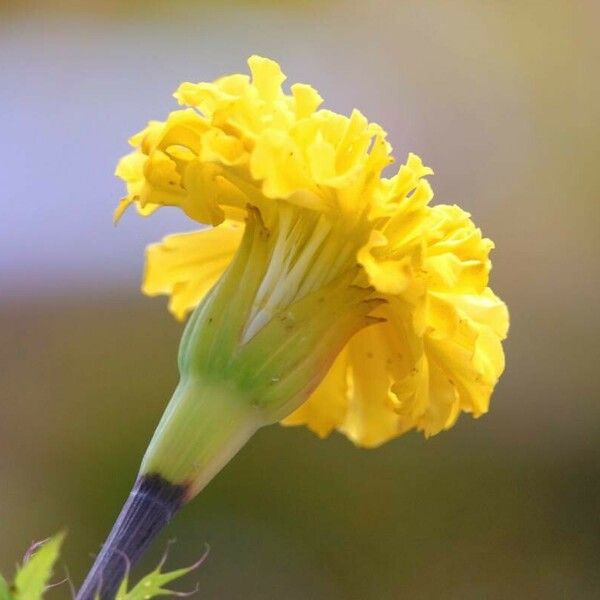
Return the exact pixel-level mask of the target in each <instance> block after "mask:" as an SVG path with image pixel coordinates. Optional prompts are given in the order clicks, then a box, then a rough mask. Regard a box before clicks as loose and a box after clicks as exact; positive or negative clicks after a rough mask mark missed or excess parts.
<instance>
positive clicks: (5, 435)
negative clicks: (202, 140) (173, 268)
mask: <svg viewBox="0 0 600 600" xmlns="http://www.w3.org/2000/svg"><path fill="white" fill-rule="evenodd" d="M598 22H600V4H599V3H597V2H594V1H592V0H590V1H588V2H586V1H582V2H571V1H569V0H563V1H558V0H557V1H546V2H541V1H533V0H532V1H516V0H515V1H512V0H511V1H490V2H478V1H466V0H465V1H458V2H441V1H425V2H420V1H416V0H415V1H407V2H401V1H391V0H389V1H385V0H376V1H373V2H357V1H356V2H355V1H348V2H342V1H327V0H323V1H321V2H316V1H309V2H300V1H295V2H294V1H288V2H285V1H281V2H274V1H267V0H262V1H260V2H241V1H237V2H200V1H196V2H193V1H181V2H167V1H154V2H141V1H136V2H127V3H123V2H117V1H116V0H113V1H106V2H102V1H96V2H95V1H90V2H85V3H84V2H75V1H71V2H58V1H54V0H49V1H46V2H33V1H31V2H24V1H23V2H20V1H11V2H3V3H0V73H1V75H2V80H1V84H0V108H1V109H2V119H3V129H4V131H3V143H2V144H1V145H0V203H1V204H0V208H1V213H0V215H1V216H0V234H1V235H0V486H1V493H0V571H1V572H3V573H5V574H9V573H10V572H11V570H12V568H13V565H14V563H15V561H16V560H18V559H19V558H20V556H21V555H22V553H23V551H24V550H25V549H26V547H27V546H28V545H29V543H30V542H31V541H32V540H35V539H40V538H44V537H46V536H48V535H49V534H51V533H53V532H54V531H56V530H58V529H60V528H63V527H66V528H67V529H68V532H69V536H68V539H67V542H66V545H65V553H64V562H65V564H67V565H68V566H69V572H70V574H71V577H72V579H73V580H74V582H75V584H76V585H77V584H79V583H80V582H81V581H82V578H83V576H84V574H85V571H86V569H87V567H89V565H90V564H91V554H92V553H94V552H96V551H97V549H98V547H99V544H100V543H101V542H102V540H103V539H104V536H105V534H106V532H107V531H108V529H109V527H110V526H111V524H112V520H113V519H114V517H115V516H116V514H117V512H118V510H119V508H120V506H121V503H122V501H123V500H124V498H125V497H126V495H127V493H128V491H129V488H130V486H131V483H132V481H133V479H134V478H135V474H136V471H137V467H138V465H139V461H140V459H141V456H142V453H143V451H144V448H145V446H146V443H147V441H148V439H149V437H150V435H151V433H152V431H153V429H154V426H155V424H156V423H157V421H158V418H159V416H160V414H161V413H162V410H163V408H164V405H165V403H166V401H167V400H168V398H169V397H170V394H171V392H172V389H173V387H174V385H175V383H176V381H177V370H176V360H175V359H176V350H177V344H178V339H179V336H180V333H181V325H180V324H178V323H176V322H175V321H174V320H173V319H172V318H171V317H170V316H169V314H168V313H167V311H166V306H165V304H166V301H165V300H164V299H153V300H150V299H148V298H145V297H142V295H141V294H140V293H139V292H138V289H139V282H140V280H141V271H142V262H143V249H144V246H145V245H146V244H147V243H149V242H151V241H154V240H156V239H158V238H159V237H161V236H162V235H163V234H165V233H167V232H171V231H181V230H184V229H186V228H189V227H190V224H189V223H187V222H186V221H185V219H184V218H183V217H181V216H180V215H178V214H176V211H169V210H168V209H165V210H163V211H161V212H160V213H159V214H158V215H157V216H156V217H155V218H154V219H152V220H143V219H139V218H138V217H136V216H135V215H134V214H131V215H129V214H128V215H126V216H125V217H124V219H123V221H122V223H121V224H120V225H119V227H118V228H116V229H115V228H113V227H112V225H111V217H112V210H113V208H114V206H115V205H116V202H117V200H118V198H119V197H120V196H121V195H122V191H123V190H122V187H121V184H120V183H119V182H118V181H117V180H116V179H113V177H112V172H113V170H114V165H115V163H116V160H117V158H118V157H119V156H120V155H122V154H123V153H124V152H126V150H127V148H126V145H125V141H126V139H127V137H128V136H129V135H130V134H131V133H133V132H135V131H137V130H139V129H140V128H141V127H142V126H143V125H144V124H145V121H146V120H148V119H151V118H163V117H164V116H165V115H166V113H167V112H168V111H169V110H172V109H174V108H176V102H175V100H172V99H170V94H171V93H172V91H174V90H175V88H176V87H177V85H178V84H179V83H180V82H181V81H185V80H190V81H201V80H210V79H212V78H215V77H217V76H219V75H221V74H223V73H230V72H239V71H245V69H246V65H245V60H246V58H247V56H249V55H250V54H252V53H258V54H262V55H264V56H270V57H272V58H274V59H276V60H278V61H279V62H281V64H282V66H283V68H284V71H285V72H286V73H287V74H288V75H289V77H290V79H291V80H293V81H305V82H309V83H312V84H314V85H315V87H316V88H317V89H318V90H319V91H320V92H321V94H322V95H323V96H324V97H325V99H326V103H325V106H326V107H327V108H332V109H334V110H337V111H339V112H344V113H348V112H350V110H351V109H352V108H355V107H356V108H359V109H360V110H361V111H363V112H364V113H365V114H366V115H367V116H368V117H369V118H370V119H372V120H375V121H377V122H379V123H381V124H382V125H383V126H384V127H385V128H386V129H387V130H388V131H389V132H390V136H389V139H390V141H391V143H392V145H393V146H394V149H395V155H396V156H397V157H398V159H399V160H402V159H403V158H404V157H405V156H406V154H407V153H408V152H409V151H414V152H417V153H419V154H420V155H421V156H422V157H423V159H424V161H425V162H426V164H429V165H431V166H432V167H433V168H434V169H435V172H436V175H435V176H434V177H432V178H431V183H432V185H433V188H434V190H435V193H436V197H435V199H434V202H435V201H439V202H444V203H454V202H456V203H459V204H460V205H461V206H463V207H464V208H465V209H467V210H469V211H470V212H471V213H472V215H473V218H474V220H475V222H476V223H477V224H478V225H479V226H481V227H482V229H483V231H484V233H485V234H486V235H488V236H489V237H491V238H492V239H493V240H494V241H495V242H496V246H497V249H496V250H495V251H494V254H493V262H494V271H493V273H492V285H493V287H494V289H495V290H496V291H497V292H498V293H499V294H500V295H501V296H502V297H503V298H504V299H505V300H506V301H507V303H508V305H509V308H510V310H511V317H512V329H511V333H510V335H509V339H508V342H507V344H506V351H507V369H506V373H505V375H504V376H503V378H502V379H501V381H500V384H499V386H498V388H497V390H496V393H495V395H494V397H493V400H492V408H491V411H490V413H489V414H488V415H487V416H485V417H482V418H481V419H479V420H478V421H474V420H472V419H470V418H462V419H461V420H460V422H459V424H458V425H457V426H456V427H455V428H454V429H452V430H451V431H449V432H447V433H442V434H440V435H439V436H437V437H435V438H433V439H430V440H428V441H425V440H424V439H422V437H420V436H419V435H417V434H411V435H408V436H404V437H402V438H400V439H397V440H395V441H393V442H391V443H389V444H387V445H385V446H384V447H382V448H381V449H378V450H375V451H369V452H366V451H364V450H357V449H355V448H354V447H353V446H352V445H351V444H350V443H348V442H347V441H346V440H345V439H343V438H341V437H340V436H337V435H334V436H332V437H331V438H329V439H327V440H325V441H321V440H318V439H317V438H315V437H314V436H313V435H312V434H310V433H309V432H308V431H306V430H304V429H287V430H283V429H282V428H279V427H277V426H273V427H269V428H267V429H264V430H262V431H260V432H259V433H258V434H257V435H256V436H255V438H254V439H252V440H251V442H250V443H249V445H248V446H247V447H246V448H244V449H243V450H242V452H241V453H240V455H239V456H238V457H236V458H235V459H234V461H233V462H232V463H231V464H230V465H229V466H228V467H227V468H226V469H225V470H224V471H223V472H222V473H221V474H220V475H219V476H218V477H217V478H216V480H215V481H214V482H213V483H211V484H210V486H209V487H208V488H207V489H206V490H205V491H204V492H203V493H202V494H201V496H200V497H199V498H198V499H197V500H196V501H194V502H193V503H192V504H190V505H189V506H188V507H186V508H185V509H184V510H183V511H182V512H181V514H180V515H178V516H177V517H176V518H175V520H174V521H173V523H172V525H171V527H170V528H169V530H168V532H167V534H166V535H165V536H164V537H163V539H162V541H159V542H158V543H157V544H155V545H154V546H153V550H152V551H151V552H150V554H149V556H148V557H147V558H146V559H145V561H144V563H143V564H142V565H141V566H140V568H139V569H138V570H136V571H137V572H138V573H142V572H145V571H146V570H147V569H148V568H149V567H150V566H151V565H153V563H155V562H156V561H157V560H158V558H159V557H160V555H161V554H162V552H163V551H164V548H165V545H166V543H167V539H168V538H169V537H175V538H177V540H178V541H177V543H176V544H174V545H173V546H172V547H171V550H170V559H169V563H168V564H169V565H170V566H182V565H184V564H189V563H191V562H193V561H194V560H195V559H196V558H198V556H199V555H200V554H202V551H203V544H204V542H208V543H209V544H210V545H211V548H212V551H211V554H210V556H209V558H208V560H207V562H206V563H205V564H204V565H203V566H202V567H201V568H200V570H199V571H198V572H196V573H195V574H194V575H192V576H190V577H189V578H188V580H189V586H188V587H189V588H192V587H193V584H194V583H195V582H196V581H198V582H199V584H200V592H199V594H198V597H200V598H218V599H228V600H229V599H232V600H234V599H237V598H240V599H242V598H243V599H244V600H253V599H257V600H258V599H267V598H268V599H271V598H285V599H286V600H294V599H296V598H297V599H298V600H300V599H303V600H304V599H306V598H315V599H320V598H323V599H325V598H327V599H328V600H335V599H340V600H342V599H343V600H354V599H356V600H392V599H397V598H416V599H418V598H444V599H447V598H448V599H452V598H457V599H458V598H461V599H465V598H467V599H469V598H473V599H475V598H477V599H479V598H542V597H543V598H557V599H558V598H561V599H562V598H597V597H598V596H599V595H600V569H598V564H599V556H600V541H599V540H600V519H599V518H598V516H599V512H600V511H599V508H600V477H599V476H600V459H599V453H598V439H599V434H600V377H599V375H598V366H597V364H598V359H599V358H600V342H599V340H598V337H599V336H598V334H599V332H600V311H598V294H599V292H600V269H599V268H598V259H599V258H600V235H599V233H598V232H599V230H600V229H599V226H600V169H599V168H598V157H599V155H600V76H599V75H600V73H599V72H598V64H599V59H600V38H599V37H598V35H597V31H596V29H597V23H598ZM57 578H60V576H57ZM180 587H181V586H180ZM183 587H185V586H183ZM67 597H69V592H68V590H67V589H66V588H64V587H63V588H57V589H55V590H53V591H52V592H51V593H50V594H49V598H57V599H58V598H67Z"/></svg>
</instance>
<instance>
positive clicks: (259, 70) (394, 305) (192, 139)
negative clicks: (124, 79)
mask: <svg viewBox="0 0 600 600" xmlns="http://www.w3.org/2000/svg"><path fill="white" fill-rule="evenodd" d="M249 65H250V71H251V77H249V76H247V75H231V76H228V77H223V78H221V79H218V80H217V81H215V82H214V83H198V84H192V83H184V84H182V85H181V86H180V87H179V89H178V90H177V92H176V94H175V97H176V98H177V99H178V100H179V102H180V103H181V104H182V105H184V106H185V107H187V108H184V109H182V110H178V111H175V112H173V113H171V114H170V115H169V116H168V117H167V119H166V120H165V121H162V122H161V121H152V122H150V123H149V124H148V126H147V127H146V128H145V129H144V130H143V131H141V132H140V133H138V134H137V135H135V136H134V137H133V138H131V140H130V142H131V144H132V146H133V147H134V150H133V152H132V153H131V154H129V155H128V156H126V157H125V158H123V159H122V160H121V162H120V163H119V165H118V167H117V175H118V176H119V177H121V178H122V179H124V180H125V182H126V184H127V195H126V196H125V198H123V200H122V201H121V202H120V204H119V206H118V207H117V210H116V213H115V219H119V218H120V217H121V215H122V214H123V211H124V210H126V209H127V207H128V206H130V205H134V206H135V207H136V208H137V209H138V211H139V212H140V213H141V214H143V215H149V214H151V213H153V212H154V211H155V210H157V209H158V208H160V207H163V206H176V207H179V208H180V209H181V210H183V211H184V212H185V213H186V214H187V215H188V216H189V217H190V218H192V219H194V220H196V221H198V222H199V223H203V224H206V225H210V226H211V227H210V228H202V229H200V230H199V231H196V232H192V233H186V234H180V235H171V236H168V237H166V238H165V239H164V240H163V241H162V242H161V243H159V244H154V245H152V246H150V247H149V248H148V251H147V257H146V258H147V262H146V273H145V277H144V283H143V290H144V291H145V292H146V293H147V294H150V295H156V294H167V295H169V296H170V305H169V306H170V309H171V311H172V312H173V313H174V315H175V316H176V317H177V318H179V319H183V318H185V317H186V315H188V313H190V312H191V311H193V313H192V315H191V316H190V318H189V319H188V323H187V325H186V328H185V332H184V334H183V337H182V341H181V345H180V350H179V371H180V375H181V378H180V382H179V384H178V386H177V388H176V390H175V392H174V394H173V397H172V399H171V401H170V402H169V405H168V407H167V409H166V411H165V413H164V415H163V417H162V419H161V421H160V423H159V425H158V427H157V429H156V432H155V434H154V437H153V439H152V441H151V443H150V445H149V447H148V450H147V451H146V454H145V456H144V459H143V461H142V465H141V469H140V474H139V477H138V479H137V481H136V484H135V487H134V489H133V491H132V494H131V495H130V498H129V500H128V501H127V503H126V504H125V506H124V508H123V510H122V513H121V516H120V517H119V519H118V520H117V522H116V524H115V526H114V528H113V531H112V533H111V535H110V536H109V538H108V539H107V542H106V543H105V545H104V546H103V548H102V551H101V553H100V554H99V555H98V557H97V558H96V561H95V563H94V566H93V568H92V570H91V571H90V574H89V575H88V578H87V579H86V582H85V583H84V586H83V588H82V590H80V592H79V595H78V600H92V599H94V598H95V597H96V593H97V592H101V593H100V596H101V597H102V598H112V597H113V596H114V593H115V591H116V590H117V589H118V584H119V581H120V580H121V579H122V577H123V575H124V573H125V570H126V565H124V562H123V555H125V556H127V557H128V558H130V559H131V560H132V561H135V560H136V559H137V558H138V557H139V556H140V554H141V553H142V552H143V550H144V548H145V546H146V545H147V544H148V542H149V540H150V539H152V538H153V537H154V536H155V535H156V534H157V533H158V532H159V531H160V530H161V529H162V527H163V526H164V525H165V524H166V522H168V520H169V519H170V518H171V516H172V515H173V513H174V512H175V511H176V510H177V509H178V508H179V507H180V506H182V505H183V504H184V503H185V502H187V501H189V500H190V499H191V498H192V497H193V496H194V495H196V494H197V493H198V492H199V491H200V490H201V489H202V488H203V487H204V486H205V485H206V484H207V483H208V482H209V481H210V480H211V479H212V477H213V476H214V475H215V474H216V473H217V472H218V471H219V470H220V469H221V468H222V467H223V465H225V464H226V463H227V462H228V461H229V460H230V459H231V457H232V456H234V455H235V453H236V452H237V451H238V450H239V449H240V448H241V447H242V446H243V445H244V444H245V443H246V441H247V440H248V439H249V438H250V437H251V436H252V435H253V434H254V433H255V432H256V431H257V429H259V428H260V427H262V426H264V425H267V424H269V423H274V422H277V421H282V422H283V423H284V424H285V425H298V424H305V425H307V426H308V427H309V428H310V429H311V430H313V431H314V432H316V433H317V434H319V435H321V436H325V435H327V434H329V433H330V432H331V431H332V430H338V431H340V432H342V433H344V434H345V435H346V436H348V438H350V439H351V440H352V441H353V442H354V443H355V444H357V445H360V446H365V447H373V446H377V445H379V444H381V443H383V442H385V441H386V440H389V439H390V438H393V437H395V436H397V435H400V434H402V433H404V432H406V431H409V430H411V429H418V430H421V431H423V432H424V433H425V435H432V434H435V433H438V432H439V431H441V430H443V429H447V428H449V427H451V426H452V425H453V424H454V422H455V421H456V419H457V417H458V416H459V414H460V413H461V412H467V413H471V414H472V415H473V416H475V417H477V416H479V415H481V414H483V413H484V412H486V411H487V409H488V404H489V399H490V395H491V393H492V390H493V388H494V386H495V384H496V382H497V380H498V378H499V376H500V374H501V373H502V370H503V368H504V356H503V353H502V346H501V340H502V339H503V338H504V337H505V335H506V332H507V328H508V313H507V310H506V307H505V305H504V304H503V303H502V301H501V300H499V299H498V298H497V297H496V296H495V295H494V293H493V292H492V291H491V290H490V289H489V288H488V278H489V271H490V261H489V252H490V250H491V249H492V242H490V241H489V240H487V239H485V238H484V237H482V235H481V232H480V231H479V230H478V229H477V228H476V227H475V226H474V225H473V223H472V221H471V220H470V217H469V215H468V214H467V213H465V212H464V211H462V210H461V209H460V208H458V207H456V206H443V205H438V206H430V205H429V202H430V201H431V199H432V196H433V193H432V191H431V188H430V186H429V183H428V182H427V179H426V177H427V176H428V175H431V174H432V171H431V169H429V168H428V167H426V166H424V165H423V163H422V162H421V160H420V159H419V158H418V157H417V156H415V155H413V154H409V156H408V158H407V160H406V163H405V164H403V165H402V166H401V167H400V168H399V169H398V171H397V173H396V174H395V175H394V176H393V177H391V178H386V177H383V176H382V170H383V169H384V168H385V167H386V166H388V165H390V163H391V162H392V157H391V147H390V146H389V144H388V143H387V142H386V139H385V138H386V134H385V132H384V131H383V130H382V129H381V127H379V126H378V125H376V124H374V123H369V121H368V120H367V119H366V118H365V117H364V116H363V115H362V114H361V113H360V112H358V111H354V112H353V113H352V114H351V115H350V116H349V117H346V116H343V115H339V114H336V113H334V112H331V111H329V110H323V109H319V106H320V104H321V101H322V100H321V97H320V96H319V94H318V93H317V92H316V91H315V90H314V89H313V88H311V87H310V86H308V85H303V84H295V85H293V86H291V93H290V94H286V93H284V91H283V90H282V87H281V86H282V83H283V81H284V79H285V77H284V75H283V74H282V72H281V69H280V68H279V65H278V64H277V63H275V62H273V61H271V60H268V59H265V58H261V57H258V56H253V57H251V58H250V60H249Z"/></svg>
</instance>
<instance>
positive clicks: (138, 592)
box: [115, 553, 206, 600]
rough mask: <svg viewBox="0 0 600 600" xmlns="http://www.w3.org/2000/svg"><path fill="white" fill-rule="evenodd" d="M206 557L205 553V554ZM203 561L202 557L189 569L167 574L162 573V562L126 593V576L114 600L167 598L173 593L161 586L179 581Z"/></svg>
mask: <svg viewBox="0 0 600 600" xmlns="http://www.w3.org/2000/svg"><path fill="white" fill-rule="evenodd" d="M205 556H206V553H205ZM203 560H204V556H203V557H202V558H201V559H200V561H198V562H197V563H196V564H194V565H192V566H191V567H185V568H183V569H176V570H175V571H169V572H168V573H162V572H161V568H162V566H163V562H164V561H163V562H161V563H160V564H159V565H158V567H156V569H154V571H152V572H151V573H148V575H146V576H145V577H143V578H142V579H141V580H140V581H138V583H137V584H136V585H135V586H134V587H133V588H132V589H131V590H130V591H127V586H128V579H129V578H128V576H126V577H125V579H124V580H123V581H122V582H121V585H120V586H119V590H118V591H117V595H116V597H115V600H146V599H148V598H156V597H158V596H169V595H171V594H174V593H175V592H173V591H171V590H167V589H165V588H164V587H163V586H164V585H166V584H167V583H171V581H174V580H175V579H179V578H180V577H183V576H184V575H187V574H188V573H189V572H190V571H193V570H194V569H196V568H197V567H199V566H200V563H201V562H202V561H203ZM178 595H179V594H178Z"/></svg>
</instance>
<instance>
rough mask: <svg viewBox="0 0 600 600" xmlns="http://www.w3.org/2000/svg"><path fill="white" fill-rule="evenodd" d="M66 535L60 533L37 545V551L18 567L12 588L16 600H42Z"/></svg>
mask: <svg viewBox="0 0 600 600" xmlns="http://www.w3.org/2000/svg"><path fill="white" fill-rule="evenodd" d="M64 537H65V536H64V533H59V534H57V535H55V536H53V537H51V538H50V539H49V540H48V541H46V542H44V543H43V544H39V545H36V551H35V552H34V553H33V554H31V555H30V556H29V557H28V558H26V560H25V562H24V563H23V564H22V565H21V566H20V567H19V568H18V569H17V574H16V576H15V580H14V583H13V585H12V588H11V590H12V595H13V597H14V599H15V600H41V598H42V595H43V593H44V591H45V590H46V588H47V587H48V582H49V581H50V577H52V571H53V569H54V563H55V562H56V559H57V558H58V554H59V552H60V546H61V544H62V542H63V539H64ZM9 598H10V596H9Z"/></svg>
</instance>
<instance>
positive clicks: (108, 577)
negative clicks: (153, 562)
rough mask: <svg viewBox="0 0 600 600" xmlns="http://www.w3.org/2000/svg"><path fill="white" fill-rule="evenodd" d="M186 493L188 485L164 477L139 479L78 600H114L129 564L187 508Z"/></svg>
mask: <svg viewBox="0 0 600 600" xmlns="http://www.w3.org/2000/svg"><path fill="white" fill-rule="evenodd" d="M185 494H186V486H185V485H173V484H172V483H169V482H168V481H166V480H165V479H163V478H162V477H161V476H160V475H155V474H151V475H142V476H141V477H140V478H138V480H137V481H136V482H135V485H134V487H133V490H132V491H131V494H130V495H129V498H128V499H127V502H126V503H125V505H124V506H123V509H122V510H121V514H120V515H119V518H118V519H117V521H116V523H115V524H114V526H113V528H112V531H111V532H110V535H109V536H108V539H107V540H106V542H105V543H104V545H103V546H102V550H101V551H100V554H98V556H97V557H96V560H95V561H94V564H93V566H92V568H91V570H90V572H89V573H88V575H87V577H86V579H85V581H84V582H83V585H82V586H81V589H80V590H79V592H78V593H77V598H76V600H96V597H97V596H99V597H100V598H101V600H114V597H115V594H116V592H117V589H118V588H119V584H120V583H121V581H122V580H123V577H125V574H126V573H127V570H128V567H129V565H133V564H134V563H135V562H136V561H137V560H138V559H139V558H140V557H141V556H142V554H143V553H144V551H145V550H146V548H147V547H148V545H149V544H150V542H151V541H152V540H153V539H154V538H155V537H156V536H157V535H158V534H159V533H160V532H161V531H162V529H163V527H164V526H165V525H166V524H167V523H168V522H169V521H170V520H171V517H172V516H173V515H174V514H175V513H176V512H177V510H178V509H179V508H180V507H181V506H182V505H183V503H184V501H185Z"/></svg>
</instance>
